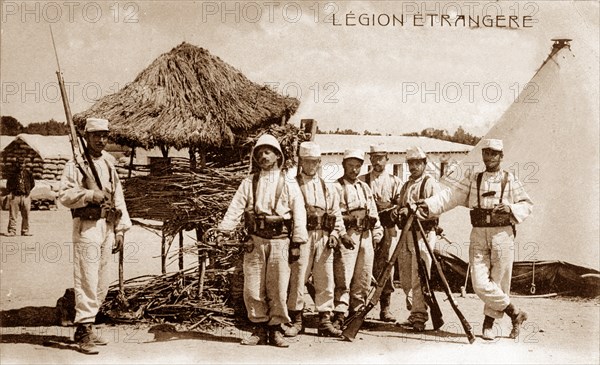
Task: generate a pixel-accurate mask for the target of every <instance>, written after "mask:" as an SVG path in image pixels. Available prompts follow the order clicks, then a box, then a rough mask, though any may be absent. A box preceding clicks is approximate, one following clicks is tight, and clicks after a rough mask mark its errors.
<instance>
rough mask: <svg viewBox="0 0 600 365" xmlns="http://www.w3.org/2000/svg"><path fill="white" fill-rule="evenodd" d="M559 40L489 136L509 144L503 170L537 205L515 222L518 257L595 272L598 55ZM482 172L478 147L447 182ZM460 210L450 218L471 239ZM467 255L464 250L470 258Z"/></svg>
mask: <svg viewBox="0 0 600 365" xmlns="http://www.w3.org/2000/svg"><path fill="white" fill-rule="evenodd" d="M554 41H555V43H554V45H553V48H552V51H551V53H550V55H549V56H548V58H547V59H546V60H545V61H544V62H543V64H542V66H541V67H540V69H539V70H538V71H537V73H536V74H535V75H534V76H533V78H532V79H531V81H530V86H529V87H526V88H525V89H524V90H523V91H522V92H521V94H520V95H519V98H518V99H517V100H516V101H515V102H514V103H513V104H512V105H511V106H510V107H509V108H508V110H507V111H506V112H505V113H504V114H503V115H502V117H501V118H500V120H499V121H498V122H497V123H496V124H495V125H494V126H493V127H492V129H491V130H490V131H489V132H488V133H487V134H486V135H485V137H484V138H499V139H502V140H503V141H504V150H505V151H504V160H503V164H502V167H503V168H504V169H505V170H508V171H511V172H513V173H515V174H516V175H517V177H518V178H519V179H520V180H521V181H522V182H523V183H524V185H525V189H526V190H527V192H528V193H529V195H530V196H531V198H532V200H533V202H534V208H533V213H532V215H531V216H530V217H529V218H528V219H527V220H526V221H525V222H524V223H522V224H520V225H518V226H517V232H518V233H517V238H516V241H515V243H516V247H515V250H516V252H515V260H516V261H524V260H560V261H566V262H569V263H572V264H576V265H582V266H586V267H589V268H592V269H598V267H599V266H600V265H599V253H598V252H599V234H598V225H599V211H598V210H599V208H598V206H599V194H598V179H599V170H598V169H599V159H598V156H599V152H598V148H599V147H598V146H599V141H598V139H599V130H598V129H599V128H598V127H599V112H598V109H599V94H598V87H599V86H598V80H599V78H598V56H597V55H591V56H590V57H588V54H587V53H586V52H585V50H583V49H582V50H579V51H577V50H576V51H574V52H572V51H571V47H570V42H569V40H565V39H560V40H554ZM573 44H574V45H575V44H577V43H576V41H574V42H573ZM582 56H585V57H582ZM586 58H587V59H591V62H590V61H589V60H586V61H584V59H586ZM473 166H474V168H471V169H469V167H473ZM483 169H484V165H483V162H482V158H481V146H479V145H478V146H476V147H475V148H474V149H473V150H472V151H471V152H470V153H469V154H468V155H467V156H466V157H465V159H464V160H462V161H461V163H460V165H459V166H458V169H456V170H454V171H453V172H452V173H450V174H449V176H448V180H447V181H445V183H446V184H449V185H454V186H456V184H458V182H457V181H459V180H460V178H461V177H464V176H466V175H467V174H469V173H470V172H472V171H475V172H478V171H482V170H483ZM451 214H456V213H454V212H452V213H451ZM460 214H461V217H462V219H460V220H458V219H454V220H453V221H454V222H460V225H461V227H453V228H452V231H453V232H456V234H460V235H461V237H459V238H458V240H463V242H467V241H468V235H466V236H465V234H464V233H465V232H468V231H469V230H470V228H469V219H468V215H467V214H466V212H464V211H463V210H462V209H461V210H460ZM442 222H443V221H442ZM459 232H460V233H459ZM449 236H450V237H451V238H453V239H454V237H452V236H451V235H450V234H449ZM467 252H468V251H466V250H464V249H462V250H459V255H460V256H461V257H462V258H463V259H466V258H467V257H468V253H467Z"/></svg>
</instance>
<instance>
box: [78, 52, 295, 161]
mask: <svg viewBox="0 0 600 365" xmlns="http://www.w3.org/2000/svg"><path fill="white" fill-rule="evenodd" d="M298 106H299V101H298V100H297V99H295V98H290V97H283V96H281V95H279V94H277V93H276V92H274V91H273V90H271V89H269V88H268V87H266V86H260V85H258V84H256V83H254V82H252V81H250V80H248V79H247V78H246V77H245V76H244V75H243V74H242V73H241V72H240V71H238V70H236V69H235V68H233V67H232V66H230V65H228V64H227V63H225V62H223V61H222V60H221V59H220V58H218V57H216V56H213V55H211V54H210V53H209V52H208V51H207V50H205V49H203V48H199V47H196V46H193V45H190V44H188V43H185V42H184V43H182V44H180V45H179V46H177V47H175V48H174V49H172V50H171V51H170V52H169V53H165V54H163V55H161V56H160V57H158V58H157V59H156V60H155V61H154V62H153V63H152V64H151V65H150V66H149V67H148V68H146V69H145V70H144V71H142V72H141V73H140V74H139V75H138V76H137V77H136V79H135V80H134V81H133V82H132V83H130V84H128V85H126V86H125V87H124V88H123V89H121V90H120V91H119V92H117V93H115V94H112V95H108V96H105V97H103V98H102V99H100V100H98V101H97V102H96V103H95V104H94V105H93V106H92V107H91V108H89V109H88V110H86V111H84V112H81V113H79V114H76V115H75V116H74V119H75V122H76V123H77V124H78V125H79V126H81V125H82V124H83V121H84V120H85V118H87V117H103V118H107V119H109V120H110V122H111V135H112V137H113V139H114V140H115V141H116V142H117V143H119V144H124V145H128V146H132V147H133V146H141V147H145V148H151V147H155V146H172V147H175V148H177V149H180V148H184V147H190V146H193V147H201V148H211V147H222V146H228V145H232V144H234V143H236V138H238V137H239V136H244V135H247V134H248V132H250V131H252V130H254V129H256V128H260V127H266V126H268V125H271V124H274V123H281V122H282V121H287V120H288V119H289V117H290V116H291V115H292V114H293V113H295V112H296V110H297V108H298Z"/></svg>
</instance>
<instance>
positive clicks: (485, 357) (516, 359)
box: [0, 208, 600, 364]
mask: <svg viewBox="0 0 600 365" xmlns="http://www.w3.org/2000/svg"><path fill="white" fill-rule="evenodd" d="M0 218H1V221H2V222H1V225H2V231H3V232H4V231H5V229H6V223H7V218H8V214H7V212H5V211H3V212H1V213H0ZM31 227H32V229H31V231H32V233H33V234H34V235H33V236H32V237H20V236H17V237H0V240H1V243H2V245H1V247H2V250H1V253H0V254H1V262H0V264H1V266H0V274H1V275H0V284H1V285H0V308H1V309H2V310H3V311H6V310H11V309H20V308H24V307H30V306H31V307H36V308H43V307H54V306H55V304H56V300H57V299H58V298H59V297H60V296H62V294H63V293H64V290H65V289H66V288H68V287H72V285H73V278H72V248H71V247H72V246H71V243H70V236H71V234H70V230H71V222H70V216H69V212H68V210H66V209H64V208H63V209H59V210H58V211H35V212H32V217H31ZM187 239H189V238H187ZM126 241H127V244H126V251H125V277H126V278H127V277H133V276H137V275H141V274H148V273H152V274H156V273H159V271H160V259H159V258H158V256H159V254H160V238H159V237H158V236H156V235H155V234H153V233H151V232H149V231H147V230H144V229H142V228H140V227H137V226H136V227H134V228H133V229H132V230H131V231H130V233H129V234H128V235H127V238H126ZM186 260H187V262H188V263H189V264H193V262H194V258H192V257H189V258H187V259H186ZM113 265H114V270H113V273H114V279H116V278H117V266H116V256H115V261H113ZM175 269H176V263H172V264H171V265H169V266H168V270H170V271H172V270H175ZM436 294H437V296H438V300H440V299H442V298H443V293H436ZM455 298H456V301H457V303H458V305H459V307H460V309H461V310H462V311H463V313H464V315H465V316H466V317H467V319H468V320H469V321H470V323H471V325H472V326H473V329H474V332H475V334H476V335H477V340H476V342H475V343H474V344H472V345H470V344H468V342H467V340H466V338H465V337H464V335H463V333H462V328H461V327H460V325H459V322H458V321H457V319H456V316H455V315H454V313H453V312H452V310H451V307H450V305H449V303H448V302H447V301H442V300H440V305H441V307H442V312H443V313H444V320H445V322H446V324H445V325H444V326H443V327H442V328H441V329H440V330H438V331H433V330H431V328H430V327H429V328H428V330H427V331H426V332H425V333H423V334H415V333H411V332H408V331H406V330H403V329H401V328H400V327H396V326H394V325H392V324H384V323H382V322H379V321H376V320H375V318H376V317H377V316H378V309H377V308H375V309H374V310H373V311H372V312H371V313H370V315H369V317H370V318H369V319H368V321H367V322H365V325H364V326H363V330H361V332H360V333H359V335H358V336H357V339H356V340H355V341H354V342H352V343H350V342H344V341H339V340H337V339H324V338H320V337H317V336H316V329H315V328H314V322H315V321H314V319H315V318H314V316H309V319H312V321H309V328H308V329H307V333H306V334H304V335H301V336H299V337H298V338H296V339H292V340H290V344H291V346H290V348H288V349H279V348H274V347H270V346H258V347H246V346H241V345H239V340H240V338H242V337H243V336H247V335H248V333H247V332H245V331H242V330H240V329H237V328H234V327H230V328H223V329H218V330H214V331H211V332H200V331H185V330H183V329H181V328H180V332H178V333H176V334H174V335H173V336H172V338H170V339H168V340H165V341H162V340H161V341H155V340H154V336H153V335H152V334H150V333H148V328H149V326H148V325H139V326H132V325H118V326H111V325H102V326H100V327H99V328H100V331H101V334H102V335H103V337H105V338H106V339H108V340H109V341H110V343H109V345H108V346H106V347H102V348H100V350H101V353H100V354H99V355H94V356H90V355H84V354H81V353H79V352H77V351H75V350H74V346H73V345H70V344H69V341H70V339H71V338H72V336H73V331H74V329H73V328H72V327H58V326H37V327H0V330H1V335H2V336H1V340H0V363H2V364H5V363H7V364H8V363H61V364H64V363H71V364H84V363H144V364H146V363H167V362H168V363H310V364H328V363H346V364H350V363H378V364H381V363H438V364H439V363H482V364H487V363H543V364H548V363H591V364H598V363H600V355H599V348H600V336H599V334H600V328H599V323H600V304H599V303H598V300H572V299H569V298H551V299H531V298H515V299H514V302H515V303H516V304H517V305H519V306H521V307H523V308H524V309H526V310H527V311H528V312H529V317H530V319H529V321H527V322H526V324H525V326H524V328H523V330H522V333H521V336H520V337H519V338H518V339H516V340H511V339H508V338H507V337H506V336H507V335H508V333H509V331H510V321H509V320H508V318H505V319H503V320H502V321H500V322H497V323H498V325H497V327H496V330H497V333H498V335H499V336H500V338H498V339H497V340H496V341H492V342H489V341H484V340H482V339H481V338H480V337H479V336H480V334H481V321H482V319H483V315H482V304H481V302H480V301H479V299H478V298H477V297H475V296H474V295H472V294H469V295H467V297H465V298H461V297H460V296H459V295H458V294H456V295H455ZM403 303H404V297H403V294H400V293H399V292H398V291H396V293H394V297H393V305H394V310H393V313H394V315H395V316H396V317H397V318H398V319H401V320H403V319H405V318H406V317H407V316H408V312H407V310H406V309H405V308H404V307H403ZM311 317H312V318H311ZM310 322H312V323H310ZM428 326H430V324H429V323H428ZM48 341H57V342H56V343H59V344H58V345H57V344H55V345H53V346H44V344H45V343H46V345H47V342H48Z"/></svg>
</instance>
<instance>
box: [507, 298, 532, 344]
mask: <svg viewBox="0 0 600 365" xmlns="http://www.w3.org/2000/svg"><path fill="white" fill-rule="evenodd" d="M504 313H506V314H507V315H508V316H509V317H510V319H511V320H512V325H513V327H512V330H511V331H510V335H508V337H509V338H517V337H519V332H520V331H521V325H522V324H523V322H525V321H526V320H527V313H526V312H525V311H522V310H519V309H518V308H517V307H515V306H514V305H513V304H512V303H511V304H509V305H508V306H507V307H506V309H504Z"/></svg>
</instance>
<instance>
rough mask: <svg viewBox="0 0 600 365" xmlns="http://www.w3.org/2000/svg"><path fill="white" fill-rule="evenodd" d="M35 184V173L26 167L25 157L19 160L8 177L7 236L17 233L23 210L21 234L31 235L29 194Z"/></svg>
mask: <svg viewBox="0 0 600 365" xmlns="http://www.w3.org/2000/svg"><path fill="white" fill-rule="evenodd" d="M34 186H35V180H34V179H33V174H32V173H31V171H29V169H28V168H26V167H25V163H24V161H23V158H19V159H18V160H17V164H16V166H15V169H14V171H12V173H11V174H10V175H9V176H8V178H7V179H6V190H7V191H8V193H9V194H10V195H9V196H8V199H9V203H8V204H9V205H8V233H7V234H6V236H14V235H16V234H17V217H18V216H19V212H21V236H31V233H30V232H29V211H30V210H31V197H30V196H29V194H30V193H31V190H32V189H33V187H34Z"/></svg>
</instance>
